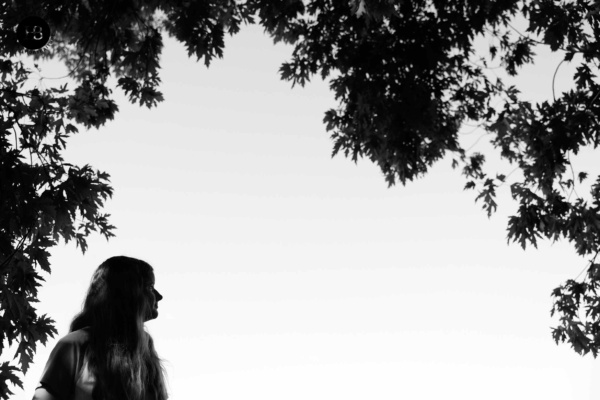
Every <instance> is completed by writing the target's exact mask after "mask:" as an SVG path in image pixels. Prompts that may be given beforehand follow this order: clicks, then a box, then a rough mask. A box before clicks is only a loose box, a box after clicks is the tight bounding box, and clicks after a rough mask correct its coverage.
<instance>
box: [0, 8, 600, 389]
mask: <svg viewBox="0 0 600 400" xmlns="http://www.w3.org/2000/svg"><path fill="white" fill-rule="evenodd" d="M0 4H1V6H0V22H1V23H2V30H1V31H0V73H1V74H2V83H1V86H0V112H1V120H0V278H1V279H0V289H1V291H0V302H1V306H2V307H1V309H2V312H3V313H2V315H0V325H1V329H0V335H1V337H0V339H2V343H1V344H0V346H4V341H5V339H7V340H8V341H9V344H12V342H13V341H16V342H18V343H19V346H18V349H17V354H16V356H18V357H19V359H18V366H14V365H11V364H10V363H9V362H4V363H2V364H0V397H1V398H2V399H7V398H8V397H9V396H10V394H12V393H11V392H10V390H9V388H8V382H11V383H12V384H16V385H18V386H20V387H22V382H21V380H20V379H19V377H18V376H17V375H16V373H18V372H19V371H22V372H24V373H26V372H27V368H28V366H29V364H30V362H31V360H32V357H33V355H34V353H35V349H36V343H37V342H40V341H41V342H42V343H46V340H47V338H48V336H51V337H53V336H54V334H56V333H57V331H56V329H55V328H54V326H53V323H54V321H53V320H51V319H50V318H49V317H47V316H46V315H43V316H38V315H37V314H36V310H35V308H34V307H33V306H32V303H34V302H36V301H37V287H39V286H40V285H41V284H40V281H43V278H42V277H41V276H40V275H39V274H38V272H39V268H41V269H42V270H44V271H46V272H50V262H49V260H48V257H49V253H48V251H47V249H48V248H50V247H52V246H54V245H55V244H56V243H57V241H58V240H59V239H60V238H62V239H64V240H65V241H66V242H68V241H70V240H74V241H75V243H76V244H77V246H78V247H80V248H81V250H82V251H83V252H85V250H86V247H87V245H86V238H87V237H88V236H89V235H90V234H91V232H92V231H97V232H99V233H100V234H102V235H104V236H105V237H106V238H107V239H108V238H109V237H110V236H112V235H113V233H112V231H113V229H114V227H113V226H112V225H110V223H109V219H108V217H109V216H108V215H106V214H103V213H102V206H103V204H104V201H106V200H107V199H108V197H110V196H111V195H112V188H111V186H110V181H109V175H108V174H107V173H104V172H100V171H97V170H94V169H93V168H92V167H91V166H89V165H84V166H76V165H72V164H68V163H65V162H64V161H63V158H62V156H61V154H62V152H63V151H64V149H65V146H66V143H67V139H68V138H69V137H70V136H71V135H73V134H77V133H78V131H79V129H80V128H81V127H83V128H85V129H90V128H92V127H93V128H100V127H102V126H103V125H104V123H105V122H106V121H107V120H111V119H113V118H114V117H115V114H116V113H117V111H118V106H117V104H116V103H115V102H114V101H113V100H112V99H111V94H112V90H113V89H114V87H110V85H109V84H108V82H109V81H108V79H109V78H115V82H116V86H117V87H119V88H120V89H121V90H123V91H124V92H125V93H126V94H127V96H128V97H129V100H130V101H131V102H132V103H139V104H140V105H144V106H147V107H154V106H157V104H158V103H159V102H161V101H163V96H162V94H161V92H160V90H159V85H160V82H161V81H160V77H159V68H160V64H159V56H160V53H161V49H162V37H163V34H164V33H166V34H168V35H170V36H172V37H175V38H176V39H177V40H179V41H180V42H182V43H184V44H185V46H186V48H187V51H188V55H189V56H190V57H191V56H195V57H196V58H197V59H198V60H200V59H203V60H204V63H205V65H206V66H207V67H208V66H210V63H211V60H212V59H213V58H214V57H222V56H223V50H224V37H225V34H229V35H234V34H236V33H238V32H239V30H240V26H241V25H242V24H253V23H259V24H261V25H262V26H263V27H264V29H265V32H266V33H267V34H269V35H270V36H271V37H272V38H273V40H274V41H275V42H279V41H283V42H285V43H288V44H291V45H293V46H294V50H293V54H292V56H291V59H290V60H288V61H287V62H284V63H283V64H282V66H281V68H280V74H281V78H282V79H284V80H287V81H290V82H291V83H292V86H294V85H295V84H300V85H305V84H306V83H307V82H309V81H310V79H311V77H312V76H313V75H315V74H320V75H321V76H322V77H323V78H324V79H326V78H329V77H331V78H330V87H331V89H332V91H333V93H334V94H335V98H336V100H338V103H339V104H338V107H337V108H335V109H330V110H326V111H325V116H324V123H325V126H326V129H327V131H329V132H330V133H331V138H332V141H333V154H332V155H333V156H334V155H336V154H338V153H340V152H342V153H343V154H344V155H345V156H346V157H351V158H352V160H354V161H355V162H356V161H357V159H358V158H359V157H368V158H369V159H370V160H371V161H372V162H374V163H376V164H377V165H378V166H379V167H380V169H381V171H382V172H383V174H384V176H385V179H386V181H387V183H388V185H389V186H391V185H394V184H396V182H398V181H399V182H400V183H402V184H403V185H406V183H407V181H412V180H414V179H416V178H421V177H423V176H424V175H426V173H427V171H428V170H429V167H431V166H432V165H433V164H434V163H435V162H437V161H439V160H441V159H443V158H445V157H451V158H452V160H453V161H452V167H453V168H461V169H462V173H463V175H464V176H465V178H466V184H465V189H466V190H476V191H477V195H476V200H478V201H481V202H482V205H483V209H484V210H485V211H486V213H487V214H488V216H490V215H491V214H492V213H493V212H495V210H496V208H497V204H496V201H495V199H496V190H497V189H498V188H499V187H500V186H503V185H505V184H508V183H510V182H509V181H508V178H509V176H505V175H503V174H500V173H497V172H494V171H492V172H487V171H485V170H484V167H485V156H484V154H481V153H479V152H469V151H468V150H469V149H467V150H465V149H463V148H462V147H461V145H460V143H459V140H458V133H459V129H460V128H461V126H463V124H464V123H465V122H466V121H474V122H475V123H476V124H477V125H478V126H480V127H482V128H483V129H485V130H486V131H487V132H488V133H489V134H490V135H491V138H492V139H491V144H492V145H493V148H494V149H495V150H496V151H498V153H499V154H500V156H501V157H502V158H503V159H504V160H506V161H508V162H509V163H510V164H512V165H514V168H515V170H514V171H517V170H518V171H520V172H521V174H522V178H520V179H518V180H515V181H513V182H512V183H510V185H509V186H510V191H511V194H512V198H513V199H514V200H515V201H516V202H517V203H518V210H517V212H516V214H515V215H513V216H511V217H510V218H509V220H508V229H507V231H508V235H507V236H508V240H509V242H510V241H511V240H512V241H513V242H518V243H519V244H520V245H521V246H522V247H523V248H526V246H527V245H528V244H529V245H533V246H537V241H538V240H539V239H541V238H546V239H552V240H553V241H556V240H558V239H560V238H565V239H567V240H568V241H570V242H571V243H572V244H573V246H574V247H575V251H576V252H577V253H578V254H579V255H581V256H590V257H591V260H590V263H589V267H588V268H587V272H586V274H585V276H584V278H583V280H582V281H581V282H579V281H577V280H569V281H567V282H566V283H565V284H563V285H562V286H560V287H558V288H556V289H555V290H554V291H553V292H552V296H553V297H555V303H554V306H553V309H552V310H551V313H552V314H553V315H554V314H555V313H557V314H558V315H559V317H560V318H559V321H560V322H559V325H558V326H557V327H555V328H553V329H552V335H553V337H554V339H555V340H556V342H557V343H558V342H564V341H567V342H569V343H570V344H571V346H572V347H573V348H574V350H575V351H577V352H578V353H579V354H582V355H584V354H587V353H588V352H591V353H592V354H593V356H594V357H596V356H597V354H598V350H599V349H600V319H599V314H600V297H599V296H598V294H597V289H598V287H599V285H600V264H597V263H595V259H596V256H597V254H598V252H599V251H600V246H599V245H600V213H599V211H600V176H598V177H596V178H595V180H594V181H593V182H592V183H591V184H590V185H589V192H590V194H591V199H592V200H591V203H589V202H588V201H586V200H584V199H583V198H581V197H580V196H579V195H578V194H577V191H575V186H576V185H582V184H583V182H584V181H585V180H586V179H587V177H588V174H587V173H586V172H584V171H579V172H578V173H577V177H576V176H575V171H574V170H573V168H572V166H571V161H570V156H571V154H572V155H576V154H577V153H578V152H579V151H580V149H581V148H583V147H585V146H593V148H594V149H595V148H596V147H597V146H598V144H599V143H600V134H599V132H600V131H599V130H598V126H599V123H598V118H599V113H600V101H599V99H598V97H599V96H600V84H598V82H597V80H596V79H595V78H596V75H595V72H596V71H597V69H598V65H597V60H598V58H599V57H600V43H598V38H599V37H600V3H598V2H592V1H590V0H569V1H567V0H563V1H554V0H530V1H516V0H501V1H491V0H461V1H458V0H456V1H447V0H414V1H408V0H397V1H388V0H350V1H349V2H348V1H337V0H309V1H301V0H245V1H234V0H207V1H189V0H166V1H156V0H153V1H146V2H140V1H134V0H102V1H101V0H75V1H63V0H55V1H49V0H40V1H37V2H35V8H31V7H33V5H32V4H30V2H14V1H8V0H3V1H0ZM29 16H38V17H41V18H42V19H43V20H44V21H46V23H47V24H48V26H49V27H50V31H51V33H52V37H51V40H50V41H49V42H48V44H46V45H45V46H43V47H42V48H41V49H39V50H37V51H36V52H35V53H32V56H33V57H34V58H36V59H50V58H52V59H58V60H61V61H62V62H63V63H64V64H65V65H66V66H67V67H68V69H69V71H70V73H69V76H70V77H71V78H72V79H73V81H74V86H73V87H68V85H67V84H65V85H63V86H60V87H53V88H49V89H47V90H40V89H36V88H34V89H26V88H25V86H26V81H27V79H28V78H29V76H30V74H31V73H32V71H31V70H28V69H27V68H25V66H24V65H23V64H22V63H21V62H19V61H18V56H19V55H22V54H26V53H27V52H29V51H30V50H28V49H27V46H29V47H31V43H33V42H31V41H35V40H37V36H35V37H34V36H32V35H42V33H41V32H42V31H43V29H42V28H41V25H40V26H38V25H35V24H33V23H30V25H29V26H28V27H24V21H25V19H26V17H29ZM516 18H522V19H524V20H525V21H527V22H528V26H527V28H526V30H524V31H523V32H524V33H523V32H521V31H519V30H516V29H515V28H514V26H513V21H514V20H515V19H516ZM19 27H20V28H19ZM19 29H21V30H20V31H19ZM19 32H20V33H19ZM24 32H25V33H24ZM24 35H25V36H26V37H27V38H28V39H29V40H30V42H27V43H26V42H25V41H24V39H23V37H24ZM27 35H28V36H27ZM481 36H486V37H489V38H492V39H493V40H492V41H491V42H490V43H492V44H491V45H490V47H489V54H485V55H483V54H477V52H476V51H475V47H474V41H475V39H476V38H477V37H481ZM28 43H29V44H28ZM537 46H546V47H549V48H550V49H551V50H552V51H553V52H557V53H559V54H561V55H562V57H563V61H564V62H568V63H574V64H575V65H576V67H575V69H576V73H575V76H574V81H573V86H572V88H570V90H568V91H566V92H564V93H562V94H560V95H556V94H555V95H554V98H553V99H550V100H548V101H544V102H542V103H538V104H532V103H530V102H528V101H525V100H523V99H522V95H521V93H520V92H519V90H518V89H517V88H515V87H513V86H509V85H506V84H505V83H504V82H503V81H502V80H501V79H490V78H489V77H488V76H487V75H486V69H487V67H488V63H489V62H491V61H492V60H496V61H499V62H500V63H501V66H502V68H503V69H504V70H505V71H506V73H507V74H508V75H509V76H516V75H518V73H519V70H520V68H521V67H522V66H523V65H525V64H530V63H533V62H534V55H535V54H534V49H535V48H536V47H537ZM334 72H335V73H334ZM332 76H333V77H332ZM513 178H514V177H513ZM574 193H575V196H573V194H574ZM38 267H39V268H38ZM581 311H584V312H585V317H583V316H581ZM3 349H4V347H0V351H1V350H3Z"/></svg>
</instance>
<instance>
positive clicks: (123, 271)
mask: <svg viewBox="0 0 600 400" xmlns="http://www.w3.org/2000/svg"><path fill="white" fill-rule="evenodd" d="M161 299H162V296H161V295H160V293H158V291H157V290H156V289H154V273H153V271H152V267H151V266H150V265H149V264H148V263H146V262H144V261H141V260H137V259H135V258H130V257H124V256H119V257H112V258H109V259H108V260H106V261H104V262H103V263H102V264H101V265H100V266H99V267H98V269H96V271H95V272H94V275H93V276H92V281H91V284H90V287H89V289H88V292H87V295H86V298H85V302H84V305H83V310H82V311H81V312H80V313H79V314H77V315H76V316H75V317H74V318H73V320H72V322H71V326H70V329H69V332H70V333H69V334H68V335H66V336H65V337H63V338H62V339H60V340H59V341H58V343H57V344H56V347H55V348H54V349H53V350H52V353H51V354H50V357H49V359H48V362H47V364H46V368H45V369H44V372H43V373H42V377H41V378H40V386H39V387H38V388H37V389H36V391H35V395H34V400H165V399H166V398H167V397H168V396H167V391H166V387H165V378H164V368H163V366H162V365H161V360H160V359H159V358H158V355H157V354H156V351H155V350H154V345H153V341H152V337H151V336H150V334H149V333H148V332H146V331H145V330H144V322H146V321H148V320H151V319H154V318H156V317H157V316H158V309H157V304H158V302H159V301H160V300H161Z"/></svg>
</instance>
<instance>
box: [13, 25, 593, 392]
mask: <svg viewBox="0 0 600 400" xmlns="http://www.w3.org/2000/svg"><path fill="white" fill-rule="evenodd" d="M290 53H291V48H290V47H286V46H285V45H277V46H274V45H273V44H272V42H271V40H270V39H269V38H268V37H267V36H266V35H264V34H263V33H262V30H261V28H259V27H245V28H243V29H242V31H241V32H240V33H239V34H238V35H237V36H235V37H233V38H228V39H227V41H226V48H225V57H224V59H221V60H219V59H217V60H215V61H213V63H212V65H211V67H210V69H207V68H206V67H205V66H204V64H203V62H202V61H201V62H199V63H197V62H196V61H195V59H189V58H188V57H187V52H186V50H185V49H184V47H183V46H182V45H181V44H179V43H177V42H175V41H173V40H171V39H168V38H165V48H164V50H163V56H162V62H161V65H162V74H161V77H162V80H163V84H162V90H163V93H164V95H165V99H166V100H165V101H164V102H163V103H161V104H160V105H159V106H158V107H157V108H155V109H152V110H148V109H146V108H140V107H139V106H137V105H130V104H129V103H128V102H127V101H126V100H125V99H124V98H123V97H122V95H121V93H120V92H118V93H117V98H116V99H117V102H118V104H119V108H120V112H119V113H118V114H117V116H116V119H115V120H114V121H112V122H110V123H107V124H106V125H105V126H104V127H103V128H101V129H100V130H98V131H97V130H92V131H89V132H84V131H83V128H82V133H80V134H78V135H77V136H75V137H73V138H72V139H71V140H70V141H69V144H68V146H69V147H68V151H67V153H66V159H67V161H69V162H72V163H74V164H78V165H82V164H85V163H89V164H91V165H92V166H93V167H94V168H95V169H99V170H101V171H106V172H108V173H109V174H110V175H111V181H112V185H113V187H114V189H115V194H114V197H113V199H112V200H110V201H109V202H108V203H107V205H106V211H107V212H109V213H110V214H112V218H111V221H112V223H113V224H114V225H116V226H117V228H118V229H117V230H116V231H115V233H116V237H115V238H113V239H111V240H110V241H108V242H107V241H106V240H104V239H103V238H102V237H99V236H92V237H91V238H90V239H89V251H88V252H87V253H86V254H85V255H81V252H80V251H79V250H78V249H76V248H75V245H74V244H73V243H70V244H68V245H66V246H64V245H61V246H58V247H56V248H54V249H53V250H52V252H51V253H52V259H51V261H52V274H51V275H50V276H48V275H45V277H46V280H47V282H46V284H45V285H44V287H43V288H42V289H40V293H39V298H40V300H41V302H40V303H39V305H38V310H39V313H40V314H43V313H48V314H49V315H50V316H51V317H53V318H54V319H55V320H56V327H57V329H58V332H59V335H58V336H57V337H55V338H54V339H52V340H50V341H49V343H48V345H47V346H46V347H40V348H39V349H38V351H37V354H36V356H35V362H34V364H33V365H32V367H31V369H30V371H29V372H28V374H27V375H26V378H25V389H24V391H22V390H16V391H15V396H14V397H13V398H14V399H20V398H31V397H32V396H33V392H34V390H35V387H36V386H37V384H38V379H39V377H40V375H41V373H42V370H43V368H44V365H45V363H46V361H47V359H48V355H49V353H50V351H51V350H52V348H53V347H54V345H55V343H56V342H57V340H58V339H59V338H60V337H62V336H64V335H66V334H67V333H68V326H69V323H70V321H71V319H72V317H73V316H74V315H75V314H76V313H77V312H78V311H79V310H80V308H81V303H82V301H83V296H84V294H85V291H86V289H87V287H88V285H89V282H90V278H91V275H92V272H93V271H94V270H95V269H96V267H97V266H98V265H99V264H100V263H101V262H102V261H104V260H105V259H106V258H108V257H111V256H114V255H128V256H132V257H137V258H141V259H144V260H146V261H147V262H149V263H150V264H151V265H153V267H154V270H155V275H156V288H157V290H159V291H160V292H161V293H162V294H163V296H164V299H163V300H162V301H161V302H160V303H159V317H158V319H156V320H154V321H151V322H149V323H147V328H148V330H149V331H150V332H151V334H152V335H153V337H154V340H155V343H156V348H157V351H158V352H159V355H160V356H161V357H162V358H164V359H165V360H166V367H167V371H168V373H169V376H168V379H169V388H170V395H171V397H170V398H171V399H172V400H184V399H190V398H198V399H205V400H221V399H222V400H234V399H240V398H245V399H261V400H270V399H273V400H275V399H277V400H281V399H285V400H292V399H298V400H307V399H310V400H333V399H339V400H342V399H343V400H354V399H356V400H359V399H360V400H364V399H377V400H386V399H390V400H392V399H394V400H397V399H411V400H417V399H440V398H449V399H459V398H460V399H463V400H471V399H472V400H481V399H486V400H493V399H502V400H504V399H507V398H517V399H521V398H522V399H527V398H540V399H541V398H543V399H546V400H554V399H556V400H558V399H561V400H566V399H577V400H581V399H597V398H598V396H600V381H599V380H598V378H597V377H598V374H599V373H600V367H599V366H598V361H597V360H594V359H593V358H592V356H591V355H588V356H586V357H581V356H579V355H577V354H576V353H575V352H574V351H573V350H572V349H571V348H570V347H569V346H568V345H567V344H564V345H560V346H557V345H556V344H555V343H554V341H553V340H552V337H551V332H550V327H551V326H553V325H554V324H555V322H556V321H554V320H553V319H551V318H550V309H551V307H552V298H551V296H550V293H551V291H552V290H553V289H554V288H555V287H557V286H559V285H560V284H562V283H563V282H564V281H565V280H567V279H570V278H575V277H576V276H577V275H578V274H579V272H580V271H581V270H582V269H583V268H584V267H585V265H586V263H587V259H585V258H580V257H578V256H577V255H576V253H575V250H574V249H573V248H572V246H571V245H569V244H568V243H556V244H554V245H550V244H549V243H542V244H541V245H540V246H539V249H538V250H535V249H533V248H532V249H527V250H526V251H523V250H522V249H521V248H520V246H519V245H518V244H511V245H507V242H506V223H507V218H508V216H509V215H511V213H512V212H513V211H514V209H515V205H514V204H513V203H512V202H511V199H510V193H509V185H508V184H507V185H505V186H504V187H503V188H502V190H501V193H500V194H499V201H498V203H499V210H498V212H497V213H496V214H495V215H494V216H493V217H492V218H491V219H488V218H487V216H486V214H485V212H484V211H483V210H481V206H480V205H479V204H475V203H474V198H475V196H476V193H475V192H464V191H463V190H462V188H463V186H464V184H465V180H464V178H463V177H461V176H460V172H459V171H458V170H452V169H451V168H450V163H451V159H450V158H448V159H446V160H444V161H442V162H440V163H439V164H437V165H436V166H435V167H434V168H432V169H431V171H430V173H429V174H428V175H427V176H425V177H424V178H423V179H421V180H419V181H416V182H413V183H409V184H408V185H407V186H406V187H403V186H402V185H399V186H395V187H392V188H388V187H387V184H386V182H385V180H384V178H383V176H382V174H381V172H380V171H379V169H378V167H376V166H375V165H373V164H372V163H371V162H370V161H368V160H361V161H359V162H358V164H356V165H355V164H354V163H353V162H352V161H351V160H350V159H346V158H344V157H343V155H339V156H337V157H336V158H333V159H332V158H331V151H332V141H331V140H330V138H329V133H328V132H326V130H325V126H324V124H323V123H322V119H323V115H324V112H325V111H326V110H327V109H329V108H332V107H335V106H336V102H335V100H334V97H333V94H332V93H331V92H330V91H329V88H328V83H327V82H323V81H321V80H320V79H319V78H318V77H316V78H315V80H314V81H313V82H311V83H310V84H308V85H307V87H306V88H301V87H295V88H294V89H291V83H288V82H283V81H281V80H280V79H279V74H278V72H277V70H278V68H279V66H280V64H281V63H282V62H284V61H285V60H286V59H287V58H288V57H289V54H290ZM540 60H541V61H540V62H539V63H538V65H537V67H536V68H528V69H527V70H525V71H524V73H523V76H522V77H521V78H520V80H519V81H518V82H517V83H518V85H519V87H520V88H522V90H523V91H524V92H526V93H528V94H530V95H531V98H532V99H534V100H536V99H543V98H546V99H549V98H551V95H552V86H551V82H552V75H553V73H554V69H555V67H556V65H557V61H556V60H557V59H556V58H554V59H553V58H549V57H546V55H545V54H544V53H541V56H540ZM62 74H64V70H62V69H60V68H56V66H54V65H47V66H44V67H43V71H42V75H43V76H46V77H53V76H60V75H62ZM569 79H570V78H569V73H568V68H567V67H566V66H565V67H564V68H563V67H561V70H559V74H557V82H556V85H557V87H556V89H557V90H560V89H561V87H562V88H565V87H567V85H568V81H569ZM65 82H67V80H64V79H63V80H44V81H43V82H42V83H41V84H42V85H43V86H45V87H50V86H53V85H58V84H62V83H65ZM561 85H562V86H561ZM482 134H483V132H482V131H481V130H474V129H473V128H470V127H465V128H464V131H463V135H461V140H462V143H464V145H465V146H466V147H469V146H471V145H473V144H475V143H476V142H477V144H475V146H474V147H473V148H472V150H471V151H483V152H485V151H486V150H488V149H490V146H489V145H488V144H486V140H485V139H486V138H483V139H482V140H480V137H481V136H482ZM478 140H479V141H478ZM494 159H495V157H491V162H490V167H493V166H496V167H497V168H498V172H501V173H504V174H506V175H508V173H510V172H511V170H512V168H510V167H508V166H505V165H502V164H500V163H497V162H496V161H494ZM589 159H590V158H589V157H588V159H587V160H586V159H582V160H581V161H578V162H579V164H576V165H575V166H576V168H577V170H578V171H579V170H584V166H586V167H589ZM586 163H587V164H586ZM588 172H590V176H593V175H592V172H594V171H591V170H588ZM516 175H517V174H514V175H512V176H511V177H510V178H509V182H512V181H514V179H515V177H516ZM592 378H594V379H592Z"/></svg>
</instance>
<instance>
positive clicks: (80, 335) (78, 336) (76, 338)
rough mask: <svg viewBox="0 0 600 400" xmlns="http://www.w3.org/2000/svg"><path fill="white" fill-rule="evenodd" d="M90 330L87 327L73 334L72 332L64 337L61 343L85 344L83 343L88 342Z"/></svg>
mask: <svg viewBox="0 0 600 400" xmlns="http://www.w3.org/2000/svg"><path fill="white" fill-rule="evenodd" d="M89 335H90V332H89V328H88V327H85V328H82V329H79V330H76V331H73V332H70V333H68V334H66V335H65V336H63V337H62V338H61V339H60V340H59V342H62V343H73V344H76V343H83V342H87V340H88V339H89Z"/></svg>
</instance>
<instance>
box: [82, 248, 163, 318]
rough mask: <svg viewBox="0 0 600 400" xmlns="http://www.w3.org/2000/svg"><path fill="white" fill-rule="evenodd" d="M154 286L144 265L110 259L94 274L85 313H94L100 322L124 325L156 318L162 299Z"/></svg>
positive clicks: (149, 271) (146, 265)
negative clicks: (88, 311) (89, 311)
mask: <svg viewBox="0 0 600 400" xmlns="http://www.w3.org/2000/svg"><path fill="white" fill-rule="evenodd" d="M154 284H155V280H154V271H153V270H152V267H151V266H150V265H149V264H148V263H146V262H145V261H142V260H138V259H136V258H131V257H125V256H117V257H111V258H109V259H108V260H106V261H104V262H103V263H102V264H100V266H99V267H98V268H97V269H96V271H95V272H94V275H93V276H92V282H91V284H90V288H89V290H88V294H87V296H86V299H85V303H84V309H86V308H87V309H89V310H94V311H96V313H97V314H98V317H100V318H99V319H100V320H104V321H102V322H107V320H111V319H115V322H117V321H120V322H121V323H122V324H124V325H129V324H132V323H135V324H143V323H144V322H146V321H148V320H150V319H154V318H156V317H157V316H158V310H157V306H158V302H159V301H160V300H161V299H162V295H161V294H160V293H159V292H158V291H157V290H156V289H155V288H154ZM97 322H100V321H97Z"/></svg>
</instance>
